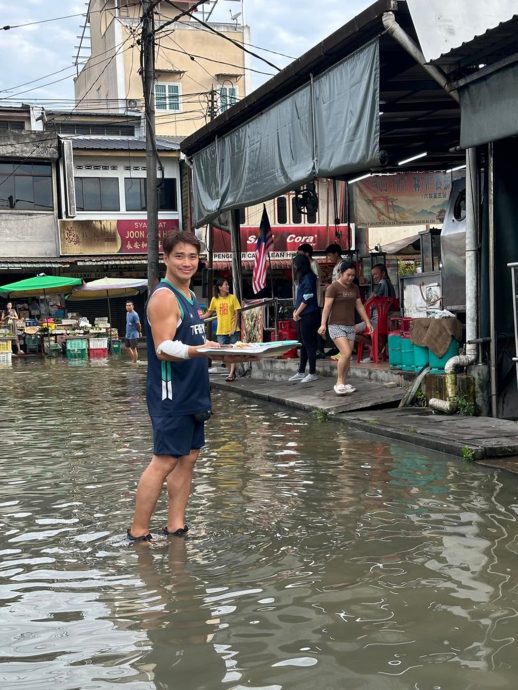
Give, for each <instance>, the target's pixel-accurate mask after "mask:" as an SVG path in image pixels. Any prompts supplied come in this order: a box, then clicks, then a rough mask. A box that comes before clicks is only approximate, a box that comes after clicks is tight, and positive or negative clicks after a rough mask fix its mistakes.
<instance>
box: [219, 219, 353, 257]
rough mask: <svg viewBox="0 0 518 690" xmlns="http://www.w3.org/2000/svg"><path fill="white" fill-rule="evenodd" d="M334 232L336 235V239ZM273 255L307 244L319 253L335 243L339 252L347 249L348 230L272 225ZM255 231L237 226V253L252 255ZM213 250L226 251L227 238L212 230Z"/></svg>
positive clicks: (255, 242)
mask: <svg viewBox="0 0 518 690" xmlns="http://www.w3.org/2000/svg"><path fill="white" fill-rule="evenodd" d="M337 233H338V236H337ZM272 234H273V248H272V253H273V252H290V253H295V252H296V251H297V248H298V247H299V246H300V245H301V244H306V243H307V244H310V245H311V246H312V247H313V249H314V250H315V251H317V252H319V251H320V252H323V251H324V250H325V249H326V247H327V246H328V245H329V244H331V243H332V242H338V243H339V244H340V246H341V247H342V249H343V250H347V249H350V247H351V240H350V238H351V229H350V227H349V226H348V225H343V224H340V225H337V226H336V227H335V226H334V225H333V226H331V227H328V226H327V225H302V226H301V225H272ZM258 235H259V228H258V227H256V226H249V225H242V226H241V250H242V251H243V252H255V246H256V244H257V237H258ZM214 251H215V252H229V251H230V235H229V233H228V232H224V231H223V230H220V229H219V228H214Z"/></svg>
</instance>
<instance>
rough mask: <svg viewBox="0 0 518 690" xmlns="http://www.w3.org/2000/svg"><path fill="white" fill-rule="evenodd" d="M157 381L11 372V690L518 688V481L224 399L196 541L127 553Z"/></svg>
mask: <svg viewBox="0 0 518 690" xmlns="http://www.w3.org/2000/svg"><path fill="white" fill-rule="evenodd" d="M145 369H146V367H145V365H140V366H131V365H129V364H127V363H126V362H125V361H124V360H123V359H121V360H118V361H117V360H114V361H113V362H110V364H109V365H107V364H106V363H105V362H100V363H97V362H93V363H90V362H67V361H66V360H62V361H54V360H49V361H45V362H43V361H40V360H34V361H17V362H16V363H15V365H14V366H13V367H12V368H3V369H1V370H0V400H1V401H2V402H1V406H2V413H1V417H2V423H1V429H2V430H1V435H0V439H1V442H0V458H1V471H2V483H1V495H0V521H1V527H0V530H1V532H0V554H1V560H0V575H1V580H0V604H1V608H0V622H1V624H0V649H1V651H0V655H1V659H0V661H1V663H0V688H2V690H15V689H16V690H40V689H41V690H75V689H77V690H94V689H98V688H99V689H109V688H118V687H123V688H124V690H155V689H163V688H172V689H174V690H220V689H225V690H245V689H251V690H292V689H293V690H295V689H297V690H306V689H307V690H310V689H311V690H313V688H318V690H335V689H336V690H338V689H342V688H344V689H347V690H356V689H358V690H479V689H480V690H482V689H483V690H488V689H492V688H494V689H495V690H496V689H498V690H507V689H509V690H511V689H514V688H516V685H517V681H516V677H517V673H518V654H517V642H516V638H517V635H518V618H517V605H518V593H517V585H516V579H515V577H514V575H515V573H516V570H517V568H516V561H517V554H518V524H517V519H516V516H517V511H518V499H517V493H518V486H517V480H516V477H515V476H514V475H508V474H505V473H502V472H500V471H494V470H486V469H483V468H478V467H477V466H472V465H470V464H466V463H464V462H462V461H454V460H449V459H448V458H446V457H445V456H442V455H439V454H434V453H431V452H427V451H424V450H421V449H418V448H413V447H412V446H409V445H405V444H398V443H394V442H390V441H384V440H380V439H379V438H376V437H375V436H371V437H368V436H366V435H365V434H356V433H351V432H349V431H347V430H346V429H344V428H343V427H342V426H340V425H338V424H336V423H333V422H319V421H318V420H316V419H314V418H312V417H308V416H305V415H302V414H298V413H294V412H292V411H289V410H284V409H281V408H278V407H273V406H268V405H266V404H262V403H261V404H255V403H253V401H250V400H247V399H242V398H240V397H239V396H233V395H230V396H227V397H225V396H224V395H223V394H222V393H216V394H215V395H214V407H215V412H216V415H215V417H214V418H213V420H211V422H210V424H209V425H208V427H207V432H208V444H207V447H206V450H205V452H204V453H203V456H202V458H201V459H200V461H199V464H198V467H197V471H196V479H195V485H194V492H193V496H192V500H191V503H190V509H189V514H188V521H189V524H190V526H191V531H190V532H189V535H190V536H189V538H188V539H186V540H183V539H178V538H173V539H169V541H168V540H166V539H165V538H162V537H158V538H157V539H156V541H154V542H153V543H152V544H151V545H149V546H146V545H140V546H128V545H127V544H126V542H125V540H124V534H125V530H126V527H127V525H128V524H129V521H130V518H131V513H132V507H133V497H134V490H135V486H136V482H137V480H138V477H139V474H140V471H141V470H142V468H143V467H144V465H145V464H146V463H147V460H148V458H149V455H150V433H149V426H148V422H147V416H146V409H145V401H144V397H143V390H144V378H145ZM164 521H165V503H164V502H162V503H161V504H160V509H159V511H158V512H157V514H156V515H155V517H154V520H153V527H154V529H155V530H156V529H157V528H159V527H160V526H161V525H162V524H164ZM482 672H483V673H482Z"/></svg>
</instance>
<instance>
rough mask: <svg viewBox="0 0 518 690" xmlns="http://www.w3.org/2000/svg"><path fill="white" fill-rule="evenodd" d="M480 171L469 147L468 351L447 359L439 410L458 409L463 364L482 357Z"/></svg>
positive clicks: (435, 403)
mask: <svg viewBox="0 0 518 690" xmlns="http://www.w3.org/2000/svg"><path fill="white" fill-rule="evenodd" d="M477 229H478V171H477V158H476V149H474V148H470V149H467V151H466V354H465V355H457V356H456V357H452V358H451V359H449V360H448V361H447V362H446V365H445V367H444V372H445V374H446V375H447V377H448V378H447V380H446V390H447V398H448V399H447V400H441V399H440V398H431V399H430V400H429V402H428V405H429V406H430V407H431V408H432V409H434V410H438V411H439V412H444V413H446V414H452V413H453V412H455V411H456V409H457V376H456V374H455V372H456V370H457V369H458V368H460V367H469V366H471V365H472V364H476V363H477V361H478V348H477V344H476V343H475V342H473V341H474V340H476V339H477V333H478V308H477V303H478V284H479V280H478V232H477Z"/></svg>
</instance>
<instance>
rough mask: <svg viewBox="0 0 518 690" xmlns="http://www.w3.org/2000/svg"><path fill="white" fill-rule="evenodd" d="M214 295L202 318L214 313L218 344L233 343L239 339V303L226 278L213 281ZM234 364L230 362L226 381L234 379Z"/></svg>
mask: <svg viewBox="0 0 518 690" xmlns="http://www.w3.org/2000/svg"><path fill="white" fill-rule="evenodd" d="M215 291H216V294H215V296H214V297H213V298H212V299H211V301H210V304H209V308H208V309H207V311H206V312H205V313H204V314H203V316H202V319H208V318H209V317H211V316H213V315H214V314H216V317H217V319H218V327H217V329H216V337H217V340H218V343H219V344H220V345H233V344H234V343H237V341H238V340H239V311H240V309H241V305H240V304H239V300H238V299H237V297H236V296H235V295H231V294H230V285H229V284H228V280H224V279H223V278H218V279H217V280H216V283H215ZM235 379H236V365H235V364H231V365H230V369H229V372H228V376H227V379H226V380H227V381H235Z"/></svg>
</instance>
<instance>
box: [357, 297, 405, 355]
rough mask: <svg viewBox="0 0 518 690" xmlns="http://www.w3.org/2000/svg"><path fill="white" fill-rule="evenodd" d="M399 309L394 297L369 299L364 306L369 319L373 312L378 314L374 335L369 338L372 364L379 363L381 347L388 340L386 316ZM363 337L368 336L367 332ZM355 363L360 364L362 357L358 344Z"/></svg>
mask: <svg viewBox="0 0 518 690" xmlns="http://www.w3.org/2000/svg"><path fill="white" fill-rule="evenodd" d="M398 309H399V302H398V300H397V299H396V298H395V297H371V298H370V299H369V300H367V302H366V304H365V311H366V312H367V316H368V317H369V319H370V318H371V317H372V312H373V311H374V310H376V311H377V313H378V319H377V324H376V328H375V329H374V333H372V335H371V336H370V338H371V359H372V361H373V362H379V361H380V355H381V351H382V349H383V345H385V344H386V342H387V338H388V332H389V328H388V315H389V313H390V312H391V311H396V310H398ZM362 335H363V336H368V335H369V334H368V333H367V332H365V333H362ZM357 351H358V354H357V361H358V362H361V361H362V357H363V343H362V342H359V343H358V345H357ZM383 359H385V360H386V359H388V355H387V352H386V348H385V352H383Z"/></svg>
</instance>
